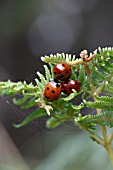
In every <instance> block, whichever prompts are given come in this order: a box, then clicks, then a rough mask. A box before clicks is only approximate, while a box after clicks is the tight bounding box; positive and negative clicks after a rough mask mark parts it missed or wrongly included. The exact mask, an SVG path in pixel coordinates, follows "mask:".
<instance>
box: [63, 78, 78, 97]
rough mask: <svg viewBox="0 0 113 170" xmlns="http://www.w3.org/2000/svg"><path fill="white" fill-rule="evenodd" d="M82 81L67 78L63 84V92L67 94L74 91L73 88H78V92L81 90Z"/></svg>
mask: <svg viewBox="0 0 113 170" xmlns="http://www.w3.org/2000/svg"><path fill="white" fill-rule="evenodd" d="M80 85H81V83H80V82H79V81H78V80H67V81H65V82H64V83H63V84H62V89H63V92H64V93H66V94H70V93H72V92H73V91H72V89H74V90H76V91H77V92H79V91H80Z"/></svg>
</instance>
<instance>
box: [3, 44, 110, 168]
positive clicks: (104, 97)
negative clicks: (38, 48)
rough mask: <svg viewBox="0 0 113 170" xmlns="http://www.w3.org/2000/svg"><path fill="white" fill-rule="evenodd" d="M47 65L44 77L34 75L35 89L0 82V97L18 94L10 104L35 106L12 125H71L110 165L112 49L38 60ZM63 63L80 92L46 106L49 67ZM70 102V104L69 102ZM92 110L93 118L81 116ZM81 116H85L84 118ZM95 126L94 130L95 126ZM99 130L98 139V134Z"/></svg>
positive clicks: (21, 84) (47, 103)
mask: <svg viewBox="0 0 113 170" xmlns="http://www.w3.org/2000/svg"><path fill="white" fill-rule="evenodd" d="M41 60H42V61H43V62H45V63H47V64H48V66H47V65H44V69H45V75H43V74H41V73H40V72H37V75H38V78H36V79H35V82H36V85H33V84H32V83H30V84H27V83H26V82H25V81H24V82H21V81H20V82H16V83H14V82H11V81H10V80H8V81H7V82H0V95H1V96H9V95H16V94H19V93H21V94H22V97H21V98H19V99H16V98H14V99H13V102H14V104H16V105H20V107H21V108H25V109H27V108H30V107H33V106H36V109H35V111H33V112H32V113H31V114H30V115H29V116H28V117H27V118H26V119H25V120H23V121H22V122H21V123H20V124H13V126H14V127H16V128H19V127H22V126H24V125H26V124H27V123H29V122H31V121H32V120H34V119H37V118H39V117H42V116H44V115H49V119H48V120H47V122H46V125H47V127H48V128H54V127H56V126H58V125H60V124H62V123H64V122H65V121H72V122H73V123H74V124H75V125H76V126H78V127H80V128H81V129H83V130H84V131H86V132H87V133H88V134H89V136H90V137H91V139H93V141H96V142H97V143H98V144H100V145H102V146H103V147H104V148H105V149H106V151H107V153H108V156H109V158H110V160H111V162H112V165H113V148H112V145H111V143H112V140H113V132H112V133H111V134H108V129H107V128H109V127H110V128H112V127H113V48H111V47H108V48H102V49H101V48H98V49H97V50H95V51H94V52H93V53H90V54H89V55H88V53H87V51H86V50H84V51H82V52H81V53H80V56H79V57H78V58H76V56H75V55H73V56H72V55H71V54H64V53H62V54H56V55H50V56H45V57H41ZM60 62H65V63H67V64H68V65H70V67H71V69H72V76H71V79H77V80H78V81H79V82H81V88H80V91H79V92H77V91H76V90H74V91H73V93H71V94H70V95H65V94H64V93H63V92H62V95H61V97H60V98H59V99H58V100H56V101H54V102H49V101H47V100H46V99H45V97H44V89H45V86H46V84H47V83H48V82H49V81H50V79H51V78H54V74H53V66H54V64H56V63H60ZM78 95H81V99H82V100H81V101H82V102H81V103H80V104H78V105H77V104H76V105H75V104H74V98H76V97H77V96H78ZM72 99H73V102H71V100H72ZM72 103H73V104H72ZM85 107H87V108H94V109H95V114H87V115H86V114H83V115H82V114H81V109H82V112H83V108H85ZM84 115H85V116H84ZM97 125H98V126H97ZM99 128H100V131H101V134H102V135H101V136H99V134H100V132H99V134H98V129H99Z"/></svg>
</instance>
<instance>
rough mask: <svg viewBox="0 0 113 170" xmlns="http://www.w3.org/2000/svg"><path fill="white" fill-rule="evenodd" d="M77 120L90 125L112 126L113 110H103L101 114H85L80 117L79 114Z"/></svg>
mask: <svg viewBox="0 0 113 170" xmlns="http://www.w3.org/2000/svg"><path fill="white" fill-rule="evenodd" d="M77 122H78V123H81V124H86V125H87V126H91V125H94V126H95V125H96V124H99V125H102V126H109V127H113V112H112V111H103V113H102V114H95V115H86V116H84V117H82V116H81V115H80V116H79V117H78V118H77Z"/></svg>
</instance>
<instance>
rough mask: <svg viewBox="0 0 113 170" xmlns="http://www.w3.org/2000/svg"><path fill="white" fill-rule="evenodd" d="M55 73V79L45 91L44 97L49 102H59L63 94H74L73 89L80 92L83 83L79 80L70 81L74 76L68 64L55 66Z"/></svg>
mask: <svg viewBox="0 0 113 170" xmlns="http://www.w3.org/2000/svg"><path fill="white" fill-rule="evenodd" d="M53 73H54V77H55V78H54V79H51V80H50V82H49V83H47V85H46V87H45V90H44V96H45V98H46V99H47V100H48V101H50V102H52V101H55V100H57V99H58V98H59V97H60V94H61V92H64V93H65V94H70V93H72V92H73V90H72V89H75V90H76V91H77V92H78V91H79V90H80V85H81V83H80V82H79V81H78V80H70V79H69V78H70V77H71V75H72V70H71V68H70V66H69V65H68V64H66V63H59V64H56V65H54V68H53Z"/></svg>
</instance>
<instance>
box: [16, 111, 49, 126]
mask: <svg viewBox="0 0 113 170" xmlns="http://www.w3.org/2000/svg"><path fill="white" fill-rule="evenodd" d="M44 115H46V111H45V110H44V109H42V110H39V109H36V110H35V111H33V112H32V113H31V114H30V115H29V116H28V117H27V118H25V119H24V120H23V121H22V123H19V124H14V123H13V127H15V128H20V127H22V126H25V125H26V124H28V123H29V122H31V121H32V120H34V119H37V118H40V117H42V116H44Z"/></svg>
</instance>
